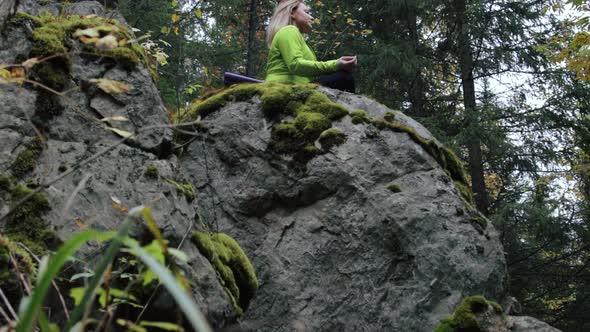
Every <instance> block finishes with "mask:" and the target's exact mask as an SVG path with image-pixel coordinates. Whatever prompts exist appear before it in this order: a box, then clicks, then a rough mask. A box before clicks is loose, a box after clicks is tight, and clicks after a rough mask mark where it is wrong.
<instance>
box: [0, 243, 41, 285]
mask: <svg viewBox="0 0 590 332" xmlns="http://www.w3.org/2000/svg"><path fill="white" fill-rule="evenodd" d="M11 256H12V258H11ZM13 259H14V262H13ZM13 263H16V266H14V265H13ZM0 266H2V269H1V270H0V284H4V282H6V279H8V278H11V277H16V276H15V275H14V272H16V271H18V272H20V273H23V274H25V275H27V276H34V274H35V272H36V268H35V264H34V263H33V259H32V258H31V255H29V253H28V252H26V251H25V250H24V249H22V248H21V247H19V246H18V245H17V244H16V243H14V242H13V241H12V240H10V239H9V238H8V237H6V236H4V235H2V234H0ZM11 266H12V268H13V269H14V271H11V268H10V267H11ZM4 268H5V269H4Z"/></svg>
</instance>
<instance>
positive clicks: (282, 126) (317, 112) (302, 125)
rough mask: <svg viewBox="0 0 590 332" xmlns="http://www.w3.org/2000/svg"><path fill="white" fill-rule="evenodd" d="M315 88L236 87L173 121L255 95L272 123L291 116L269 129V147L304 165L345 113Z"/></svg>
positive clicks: (201, 115) (300, 86)
mask: <svg viewBox="0 0 590 332" xmlns="http://www.w3.org/2000/svg"><path fill="white" fill-rule="evenodd" d="M316 87H317V85H314V84H300V85H287V84H279V83H262V84H238V85H234V86H232V87H230V88H228V89H225V90H223V91H221V92H219V93H217V94H215V95H213V96H210V97H209V98H207V99H204V100H198V101H197V102H195V103H194V104H193V105H192V106H191V107H190V108H189V110H188V112H186V113H184V114H181V115H180V116H179V117H178V118H177V121H179V122H187V121H192V120H194V119H197V118H198V117H199V116H200V117H201V118H204V117H206V116H207V115H209V114H211V113H212V112H215V111H217V110H219V109H220V108H222V107H223V106H224V105H226V104H227V103H230V102H235V101H246V100H249V99H251V98H252V97H254V96H255V95H259V96H260V101H261V107H262V112H263V113H264V115H265V116H266V117H268V118H271V119H275V120H276V119H278V118H280V117H281V116H291V117H293V119H291V120H289V121H284V122H282V123H278V124H276V125H274V126H273V129H272V132H271V141H270V143H269V148H270V149H271V150H272V151H273V152H276V153H280V154H285V155H291V156H293V158H294V159H295V160H296V161H300V162H307V161H308V160H310V159H311V158H313V157H315V156H316V155H318V154H320V153H322V151H320V150H319V149H317V148H316V147H315V144H314V143H315V141H316V140H317V139H319V138H320V135H321V133H322V132H324V131H326V130H328V129H330V128H331V127H332V122H333V121H336V120H338V119H340V118H342V117H343V116H345V115H347V114H348V110H347V109H346V108H345V107H344V106H342V105H340V104H337V103H334V102H332V101H330V99H329V98H328V97H327V96H326V95H324V94H323V93H321V92H319V91H317V90H316ZM325 150H327V149H325Z"/></svg>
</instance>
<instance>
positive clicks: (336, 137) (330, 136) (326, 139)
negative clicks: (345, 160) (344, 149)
mask: <svg viewBox="0 0 590 332" xmlns="http://www.w3.org/2000/svg"><path fill="white" fill-rule="evenodd" d="M319 141H320V144H321V145H322V149H324V150H329V149H331V148H332V147H333V146H336V145H340V144H342V143H344V142H346V135H345V134H344V133H343V132H342V130H340V129H336V128H330V129H328V130H326V131H324V132H322V133H321V134H320V139H319Z"/></svg>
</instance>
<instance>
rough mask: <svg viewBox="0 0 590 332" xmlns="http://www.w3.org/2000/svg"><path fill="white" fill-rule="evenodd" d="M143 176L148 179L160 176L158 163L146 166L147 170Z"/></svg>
mask: <svg viewBox="0 0 590 332" xmlns="http://www.w3.org/2000/svg"><path fill="white" fill-rule="evenodd" d="M143 176H145V177H146V178H148V179H157V178H158V177H159V172H158V167H156V165H153V164H152V165H148V167H146V169H145V172H143Z"/></svg>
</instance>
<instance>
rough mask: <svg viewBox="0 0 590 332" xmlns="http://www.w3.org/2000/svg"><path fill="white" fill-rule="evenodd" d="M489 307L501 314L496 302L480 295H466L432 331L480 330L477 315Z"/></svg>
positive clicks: (477, 331)
mask: <svg viewBox="0 0 590 332" xmlns="http://www.w3.org/2000/svg"><path fill="white" fill-rule="evenodd" d="M490 308H492V310H493V311H494V312H495V313H496V314H497V315H502V307H500V305H499V304H497V303H496V302H492V301H488V300H486V299H485V298H484V297H483V296H480V295H476V296H470V297H466V298H464V299H463V301H461V304H459V306H458V307H457V309H455V312H454V313H453V315H452V316H450V317H447V318H445V319H443V320H442V321H441V323H440V324H439V325H438V326H437V327H436V329H435V330H434V331H435V332H481V331H482V330H481V327H480V324H479V322H478V321H477V315H478V314H482V313H484V312H486V311H488V310H489V309H490Z"/></svg>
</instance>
